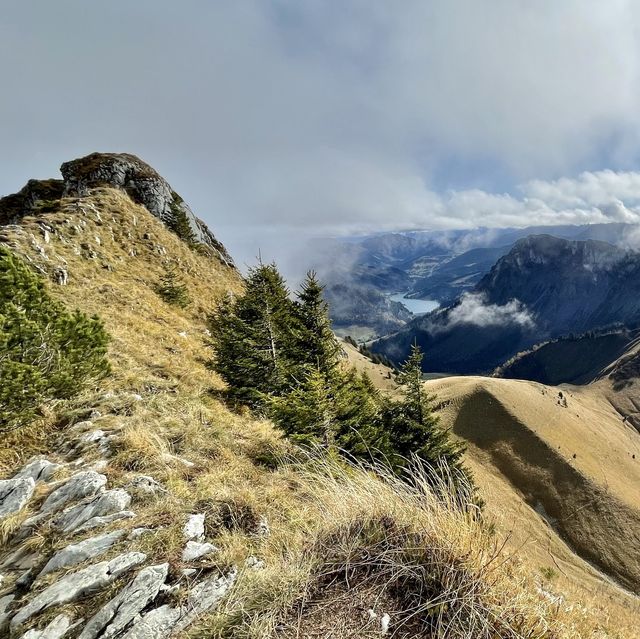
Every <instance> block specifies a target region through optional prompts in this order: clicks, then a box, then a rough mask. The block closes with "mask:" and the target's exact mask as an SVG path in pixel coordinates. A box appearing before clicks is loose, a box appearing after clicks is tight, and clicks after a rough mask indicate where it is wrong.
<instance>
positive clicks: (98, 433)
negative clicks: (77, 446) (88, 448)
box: [82, 414, 107, 444]
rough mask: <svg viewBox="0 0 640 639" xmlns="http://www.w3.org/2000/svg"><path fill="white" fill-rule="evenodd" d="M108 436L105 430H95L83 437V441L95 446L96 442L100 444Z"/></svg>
mask: <svg viewBox="0 0 640 639" xmlns="http://www.w3.org/2000/svg"><path fill="white" fill-rule="evenodd" d="M92 416H93V414H92ZM106 436H107V434H106V433H105V432H104V431H103V430H93V431H91V432H90V433H86V435H83V436H82V441H83V442H85V443H87V444H94V443H96V442H99V441H100V440H101V439H104V438H105V437H106Z"/></svg>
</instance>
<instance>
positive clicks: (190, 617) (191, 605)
mask: <svg viewBox="0 0 640 639" xmlns="http://www.w3.org/2000/svg"><path fill="white" fill-rule="evenodd" d="M237 575H238V573H237V571H236V570H235V569H234V570H232V571H231V572H229V573H228V574H227V575H223V576H221V577H216V576H215V575H213V576H211V577H209V578H208V579H204V580H203V581H201V582H199V583H197V584H196V585H195V586H194V587H193V588H192V590H191V592H190V593H189V597H188V598H187V604H186V606H184V608H183V614H182V616H181V617H180V620H179V621H178V623H177V624H176V625H175V626H174V628H173V632H174V633H176V632H180V631H182V630H184V629H185V628H188V627H189V626H190V625H191V624H192V623H193V622H194V621H195V620H196V619H198V617H200V616H201V615H203V614H205V613H207V612H211V611H212V610H213V609H214V608H215V607H216V606H217V605H218V604H219V603H220V601H221V600H222V598H223V597H224V596H225V595H226V594H227V592H228V591H229V589H230V588H231V587H232V586H233V584H234V583H235V581H236V577H237Z"/></svg>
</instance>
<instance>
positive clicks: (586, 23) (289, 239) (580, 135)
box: [0, 0, 640, 264]
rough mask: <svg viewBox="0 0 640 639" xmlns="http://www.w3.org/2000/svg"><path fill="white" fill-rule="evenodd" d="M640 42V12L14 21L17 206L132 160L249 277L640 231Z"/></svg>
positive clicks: (310, 10) (342, 7)
mask: <svg viewBox="0 0 640 639" xmlns="http://www.w3.org/2000/svg"><path fill="white" fill-rule="evenodd" d="M639 31H640V3H638V2H634V1H633V0H628V1H626V0H607V1H606V2H602V0H563V1H562V2H558V0H536V2H530V1H527V0H484V1H482V0H402V1H401V2H390V1H386V0H385V1H383V0H226V1H222V0H180V2H177V1H173V2H170V1H169V0H110V2H101V3H97V2H87V0H0V78H1V81H2V93H1V94H0V96H1V99H0V123H1V124H0V193H1V194H7V193H12V192H15V191H16V190H18V189H19V188H20V187H22V186H23V184H24V183H25V182H26V181H27V180H28V179H29V178H33V177H35V178H46V177H52V176H57V175H58V167H59V166H60V164H61V163H62V162H64V161H66V160H70V159H73V158H75V157H79V156H81V155H85V154H87V153H91V152H93V151H126V152H130V153H134V154H136V155H138V156H139V157H141V158H142V159H144V160H145V161H147V162H148V163H149V164H151V165H152V166H153V167H154V168H156V170H158V171H159V172H160V173H161V174H162V175H163V176H164V177H165V178H166V179H167V180H168V181H169V182H170V183H171V185H172V187H173V188H174V189H175V190H176V191H178V192H179V193H180V194H181V195H182V197H183V198H184V199H185V200H186V201H187V202H188V203H189V204H190V206H191V207H192V209H193V210H194V211H195V212H196V214H197V215H199V216H200V217H201V218H203V219H204V220H205V221H206V222H207V223H208V224H209V225H210V227H211V228H212V230H213V231H214V233H215V234H216V235H217V236H218V237H219V239H221V240H222V241H223V242H224V243H225V244H226V245H227V247H228V248H229V250H230V251H231V253H232V255H233V256H234V257H235V258H236V261H237V262H238V263H240V264H244V263H246V262H251V261H252V259H253V257H255V256H256V255H257V253H258V251H261V253H262V255H263V257H266V258H267V259H271V258H275V259H278V260H286V259H287V256H288V255H290V254H293V253H294V252H299V248H300V246H302V245H303V243H304V242H305V241H306V240H307V239H308V238H309V237H313V236H316V235H318V236H321V235H341V234H348V233H364V232H377V231H383V230H400V229H416V228H423V229H442V228H474V227H477V226H489V227H502V226H527V225H529V224H556V223H558V224H560V223H561V224H567V223H590V222H606V221H629V222H636V221H640V37H639V35H640V33H639Z"/></svg>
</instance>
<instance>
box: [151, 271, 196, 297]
mask: <svg viewBox="0 0 640 639" xmlns="http://www.w3.org/2000/svg"><path fill="white" fill-rule="evenodd" d="M156 293H157V294H158V295H159V296H160V297H161V298H162V299H163V300H164V301H165V302H166V303H167V304H171V305H173V306H179V307H180V308H185V307H187V306H188V305H189V304H190V303H191V299H190V297H189V293H188V290H187V287H186V285H185V284H184V282H183V280H182V278H181V277H180V273H178V269H177V268H176V266H175V264H171V265H165V267H164V274H163V275H162V277H161V278H160V282H159V283H158V284H157V286H156Z"/></svg>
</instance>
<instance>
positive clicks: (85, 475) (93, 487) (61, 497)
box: [40, 470, 107, 514]
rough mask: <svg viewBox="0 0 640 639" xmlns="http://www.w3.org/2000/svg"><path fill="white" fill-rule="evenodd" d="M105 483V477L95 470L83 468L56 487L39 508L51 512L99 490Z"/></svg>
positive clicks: (42, 511) (46, 512) (42, 512)
mask: <svg viewBox="0 0 640 639" xmlns="http://www.w3.org/2000/svg"><path fill="white" fill-rule="evenodd" d="M106 484H107V478H106V477H105V476H104V475H102V474H100V473H97V472H96V471H95V470H85V471H82V472H79V473H76V474H75V475H72V476H71V477H70V479H69V480H68V481H66V482H65V483H64V484H62V486H60V488H56V489H55V490H54V491H53V492H52V493H51V494H50V495H49V496H48V497H47V498H46V500H45V502H44V504H42V507H41V508H40V513H41V514H52V513H55V512H58V511H59V510H61V509H62V508H63V507H64V506H65V505H66V504H68V503H69V502H71V501H78V500H79V499H84V498H85V497H90V496H92V495H95V494H96V493H97V492H99V491H100V490H101V489H102V488H104V487H105V486H106Z"/></svg>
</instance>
